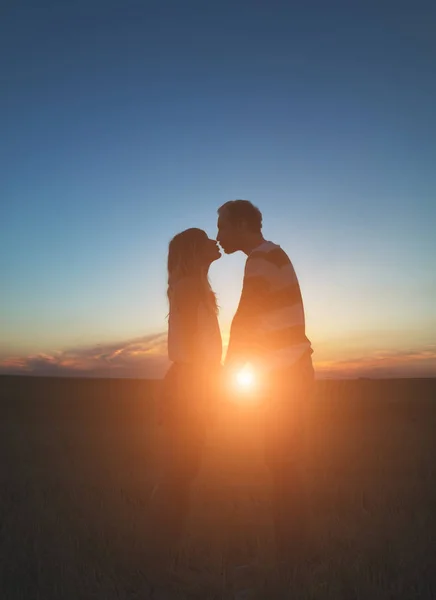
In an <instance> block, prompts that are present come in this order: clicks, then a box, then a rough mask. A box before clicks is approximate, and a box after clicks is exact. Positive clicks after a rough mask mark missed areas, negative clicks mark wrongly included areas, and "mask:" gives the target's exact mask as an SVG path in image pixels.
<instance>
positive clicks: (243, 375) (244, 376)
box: [236, 367, 254, 389]
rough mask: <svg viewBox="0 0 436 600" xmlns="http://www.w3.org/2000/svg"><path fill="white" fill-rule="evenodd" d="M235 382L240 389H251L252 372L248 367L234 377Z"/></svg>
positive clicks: (252, 382)
mask: <svg viewBox="0 0 436 600" xmlns="http://www.w3.org/2000/svg"><path fill="white" fill-rule="evenodd" d="M236 382H237V384H238V386H239V387H240V388H242V389H249V388H252V387H253V385H254V373H253V371H252V370H251V369H250V368H248V367H244V368H243V369H241V370H240V371H239V373H238V374H237V375H236Z"/></svg>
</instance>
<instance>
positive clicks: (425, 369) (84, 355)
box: [0, 333, 436, 379]
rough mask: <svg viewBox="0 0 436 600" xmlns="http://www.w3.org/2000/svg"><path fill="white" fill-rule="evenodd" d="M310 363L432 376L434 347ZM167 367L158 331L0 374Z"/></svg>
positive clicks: (376, 373) (142, 371)
mask: <svg viewBox="0 0 436 600" xmlns="http://www.w3.org/2000/svg"><path fill="white" fill-rule="evenodd" d="M313 359H314V364H315V370H316V373H317V376H318V377H320V378H323V377H329V378H330V377H331V378H340V379H343V378H355V377H388V378H389V377H391V378H395V377H436V345H430V346H426V347H424V348H421V349H417V350H399V351H392V350H385V351H375V352H373V353H371V354H370V355H366V356H362V357H358V358H353V359H349V360H341V361H317V360H316V348H315V353H314V355H313ZM168 365H169V361H168V359H167V335H166V333H158V334H153V335H148V336H144V337H141V338H136V339H134V340H130V341H125V342H118V343H113V344H98V345H96V346H88V347H82V348H73V349H69V350H65V351H59V352H55V353H52V354H48V353H44V354H42V353H41V354H36V355H31V356H9V357H7V358H5V359H3V360H2V361H0V373H4V374H6V373H10V374H20V373H22V374H29V375H46V376H51V375H64V376H80V377H84V376H86V377H137V378H160V377H162V376H163V374H164V373H165V371H166V369H167V368H168Z"/></svg>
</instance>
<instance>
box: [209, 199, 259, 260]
mask: <svg viewBox="0 0 436 600" xmlns="http://www.w3.org/2000/svg"><path fill="white" fill-rule="evenodd" d="M216 239H217V241H218V242H219V244H220V246H221V248H222V249H223V250H224V252H225V253H226V254H233V252H237V251H238V250H242V251H244V252H245V251H246V250H247V248H248V249H250V246H253V242H254V245H257V244H256V243H255V241H257V240H259V242H260V240H261V239H262V213H261V212H260V210H259V209H258V208H257V207H256V206H254V204H252V203H251V202H250V201H249V200H229V201H228V202H226V203H225V204H223V205H222V206H220V208H219V209H218V235H217V238H216Z"/></svg>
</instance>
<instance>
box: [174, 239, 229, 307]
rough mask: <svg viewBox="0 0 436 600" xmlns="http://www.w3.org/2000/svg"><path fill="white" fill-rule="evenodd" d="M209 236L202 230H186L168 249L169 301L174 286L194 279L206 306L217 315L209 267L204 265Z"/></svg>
mask: <svg viewBox="0 0 436 600" xmlns="http://www.w3.org/2000/svg"><path fill="white" fill-rule="evenodd" d="M206 241H207V234H206V233H205V232H204V231H203V230H202V229H197V228H194V227H193V228H191V229H185V231H182V232H181V233H178V234H177V235H175V236H174V237H173V239H172V240H171V241H170V243H169V247H168V289H167V295H168V300H170V299H171V293H172V290H173V286H174V285H175V284H176V283H177V282H178V281H179V280H180V279H181V278H183V277H193V278H195V279H197V281H198V283H199V290H200V293H201V296H202V298H203V300H204V301H205V303H206V305H208V306H210V307H211V308H212V310H213V311H214V312H215V313H216V314H217V313H218V305H217V300H216V296H215V293H214V292H213V290H212V288H211V285H210V282H209V277H208V268H209V267H208V265H207V266H206V264H205V263H204V247H205V243H206Z"/></svg>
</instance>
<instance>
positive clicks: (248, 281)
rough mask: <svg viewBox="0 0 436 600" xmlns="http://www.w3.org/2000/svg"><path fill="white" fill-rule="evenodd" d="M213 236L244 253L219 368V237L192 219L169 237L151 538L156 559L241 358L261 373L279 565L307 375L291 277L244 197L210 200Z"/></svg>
mask: <svg viewBox="0 0 436 600" xmlns="http://www.w3.org/2000/svg"><path fill="white" fill-rule="evenodd" d="M217 241H218V242H219V244H220V246H221V248H222V249H223V250H224V252H225V253H226V254H232V253H233V252H237V251H242V252H244V253H245V254H246V255H247V257H248V258H247V261H246V265H245V273H244V281H243V289H242V294H241V299H240V302H239V306H238V309H237V311H236V314H235V316H234V319H233V322H232V326H231V331H230V341H229V347H228V352H227V356H226V361H225V366H224V369H223V368H222V366H221V352H222V344H221V334H220V329H219V325H218V319H217V313H218V309H217V301H216V296H215V294H214V292H213V290H212V289H211V286H210V284H209V280H208V270H209V267H210V265H211V264H212V263H213V262H214V261H215V260H217V259H219V258H220V256H221V253H220V250H219V248H218V244H217V242H216V241H215V240H212V239H209V238H208V236H207V234H206V233H205V232H204V231H202V230H201V229H187V230H186V231H182V232H181V233H179V234H178V235H176V236H175V237H174V238H173V239H172V240H171V242H170V245H169V252H168V299H169V306H170V310H169V329H168V354H169V358H170V360H171V362H172V365H171V367H170V369H169V370H168V372H167V374H166V376H165V379H164V384H163V395H162V397H161V405H160V406H161V423H162V425H163V426H164V427H165V428H166V432H167V434H168V448H167V450H168V451H167V453H166V458H165V460H164V461H163V467H162V475H161V479H160V481H159V483H158V484H157V486H156V487H155V489H154V491H153V495H152V502H151V510H152V514H151V519H152V523H153V528H154V529H153V531H154V536H153V537H154V539H153V540H150V541H151V542H152V544H153V552H154V559H155V564H156V567H158V565H157V563H158V562H160V564H161V565H162V564H163V556H164V553H165V552H166V550H167V549H169V548H171V547H172V548H174V547H175V546H177V544H178V542H179V540H180V538H181V535H182V533H183V526H184V522H185V519H186V516H187V513H188V510H189V492H190V487H191V484H192V482H193V480H194V478H195V477H196V475H197V474H198V472H199V469H200V466H201V459H202V453H203V448H204V445H205V441H206V435H207V430H208V426H209V424H210V423H211V422H212V421H213V414H214V407H215V406H216V402H217V400H218V398H217V396H218V395H219V390H220V388H221V387H222V386H221V382H222V381H223V377H227V376H231V375H232V373H234V372H235V371H238V370H239V369H240V368H241V367H243V366H244V365H245V364H246V363H250V364H251V365H252V366H253V367H254V369H255V372H256V373H257V372H262V373H263V379H264V386H263V395H264V398H265V407H266V408H265V460H266V463H267V465H268V467H269V469H270V470H271V473H272V482H273V498H272V501H273V502H272V505H273V521H274V528H275V539H276V549H277V560H278V564H279V566H280V567H281V569H282V570H285V571H286V570H287V569H289V568H292V566H293V563H294V562H295V561H297V560H299V558H301V556H300V553H301V552H302V542H303V541H304V540H303V538H304V531H303V526H304V521H305V519H304V509H305V498H304V490H303V486H302V484H301V479H300V478H301V475H300V468H301V460H300V459H301V446H302V434H303V427H304V407H305V403H306V402H307V400H308V397H309V395H310V393H311V390H312V386H313V381H314V372H313V367H312V358H311V355H312V349H311V344H310V341H309V340H308V339H307V337H306V335H305V321H304V309H303V302H302V297H301V293H300V287H299V284H298V280H297V277H296V275H295V271H294V268H293V266H292V263H291V261H290V260H289V258H288V256H287V254H286V253H285V252H284V250H282V248H281V247H280V246H278V245H276V244H274V243H272V242H270V241H267V240H265V239H264V237H263V235H262V214H261V212H260V211H259V209H258V208H257V207H255V206H254V205H253V204H252V203H251V202H249V201H247V200H232V201H229V202H226V203H225V204H223V205H222V206H221V207H220V208H219V209H218V235H217Z"/></svg>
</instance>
